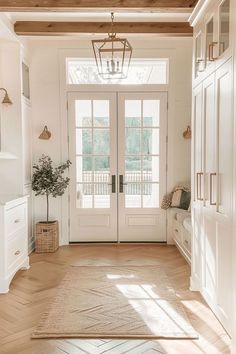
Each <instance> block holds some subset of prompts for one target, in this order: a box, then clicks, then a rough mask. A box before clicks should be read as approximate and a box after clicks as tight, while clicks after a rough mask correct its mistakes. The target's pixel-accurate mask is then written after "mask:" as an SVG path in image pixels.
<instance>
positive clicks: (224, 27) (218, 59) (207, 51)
mask: <svg viewBox="0 0 236 354" xmlns="http://www.w3.org/2000/svg"><path fill="white" fill-rule="evenodd" d="M204 6H205V10H204V12H203V14H202V15H201V16H200V19H199V17H198V13H199V12H201V11H200V8H201V7H204ZM231 16H232V11H231V0H215V1H210V0H204V1H203V0H200V1H199V4H198V5H197V7H196V10H195V11H194V12H193V14H192V15H191V17H190V23H191V24H192V25H193V26H194V53H193V59H194V60H193V65H194V70H193V81H194V83H195V84H197V83H199V82H200V81H201V80H202V79H203V78H205V77H206V76H208V75H209V74H210V73H211V72H213V71H214V70H215V69H216V68H218V67H219V66H220V65H221V64H222V63H223V62H224V61H225V60H226V59H227V58H229V57H230V55H231V54H232V30H231V26H232V21H231Z"/></svg>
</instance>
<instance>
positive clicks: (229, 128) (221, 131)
mask: <svg viewBox="0 0 236 354" xmlns="http://www.w3.org/2000/svg"><path fill="white" fill-rule="evenodd" d="M232 84H233V79H232V61H231V59H230V60H229V61H227V62H226V63H225V64H224V65H223V66H222V67H220V69H218V70H217V71H216V99H217V105H216V107H217V127H218V133H217V135H218V142H217V145H218V171H217V172H218V193H217V194H218V198H217V211H218V212H219V213H221V214H222V215H224V216H225V217H230V216H231V213H232V182H233V180H232V177H233V176H232V174H233V167H232V165H233V163H232V162H233V117H232V113H233V96H232V93H233V85H232Z"/></svg>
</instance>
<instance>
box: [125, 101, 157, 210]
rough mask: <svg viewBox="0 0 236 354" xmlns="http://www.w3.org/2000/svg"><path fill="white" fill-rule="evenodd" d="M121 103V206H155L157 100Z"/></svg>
mask: <svg viewBox="0 0 236 354" xmlns="http://www.w3.org/2000/svg"><path fill="white" fill-rule="evenodd" d="M124 102H125V103H124V104H125V107H124V111H125V114H124V115H125V117H124V119H125V207H126V208H159V204H160V203H159V182H160V181H159V168H160V138H159V137H160V100H157V99H137V100H136V99H135V100H134V99H125V101H124Z"/></svg>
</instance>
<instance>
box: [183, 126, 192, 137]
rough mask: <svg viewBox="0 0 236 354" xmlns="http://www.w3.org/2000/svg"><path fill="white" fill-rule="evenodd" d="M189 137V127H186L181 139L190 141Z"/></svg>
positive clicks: (190, 133) (190, 134)
mask: <svg viewBox="0 0 236 354" xmlns="http://www.w3.org/2000/svg"><path fill="white" fill-rule="evenodd" d="M191 136H192V132H191V128H190V125H188V126H187V129H186V130H185V131H184V132H183V137H184V139H191Z"/></svg>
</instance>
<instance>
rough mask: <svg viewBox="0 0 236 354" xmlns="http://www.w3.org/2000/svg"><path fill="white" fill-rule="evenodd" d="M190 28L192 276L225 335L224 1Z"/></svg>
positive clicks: (229, 97)
mask: <svg viewBox="0 0 236 354" xmlns="http://www.w3.org/2000/svg"><path fill="white" fill-rule="evenodd" d="M208 3H209V6H208V7H206V8H205V11H204V12H203V14H202V16H201V19H200V20H198V23H197V24H196V26H195V28H194V40H195V49H194V77H193V113H192V128H193V140H192V162H193V163H192V190H193V205H192V223H193V236H192V276H191V287H192V289H193V290H200V291H201V293H202V295H203V296H204V298H205V299H206V301H207V302H208V304H209V305H210V306H211V308H212V310H213V311H214V313H215V314H216V315H217V317H218V318H219V320H220V321H221V323H222V324H223V325H224V327H225V328H226V329H227V330H228V332H229V333H231V319H232V299H231V296H232V295H231V294H232V274H231V270H232V249H231V245H232V237H233V232H232V220H233V215H232V214H233V146H234V142H233V139H234V137H233V129H234V123H233V122H234V114H233V58H232V48H231V36H232V35H231V33H230V22H229V19H230V15H229V6H230V1H229V0H224V1H218V2H216V1H213V2H210V1H208Z"/></svg>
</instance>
